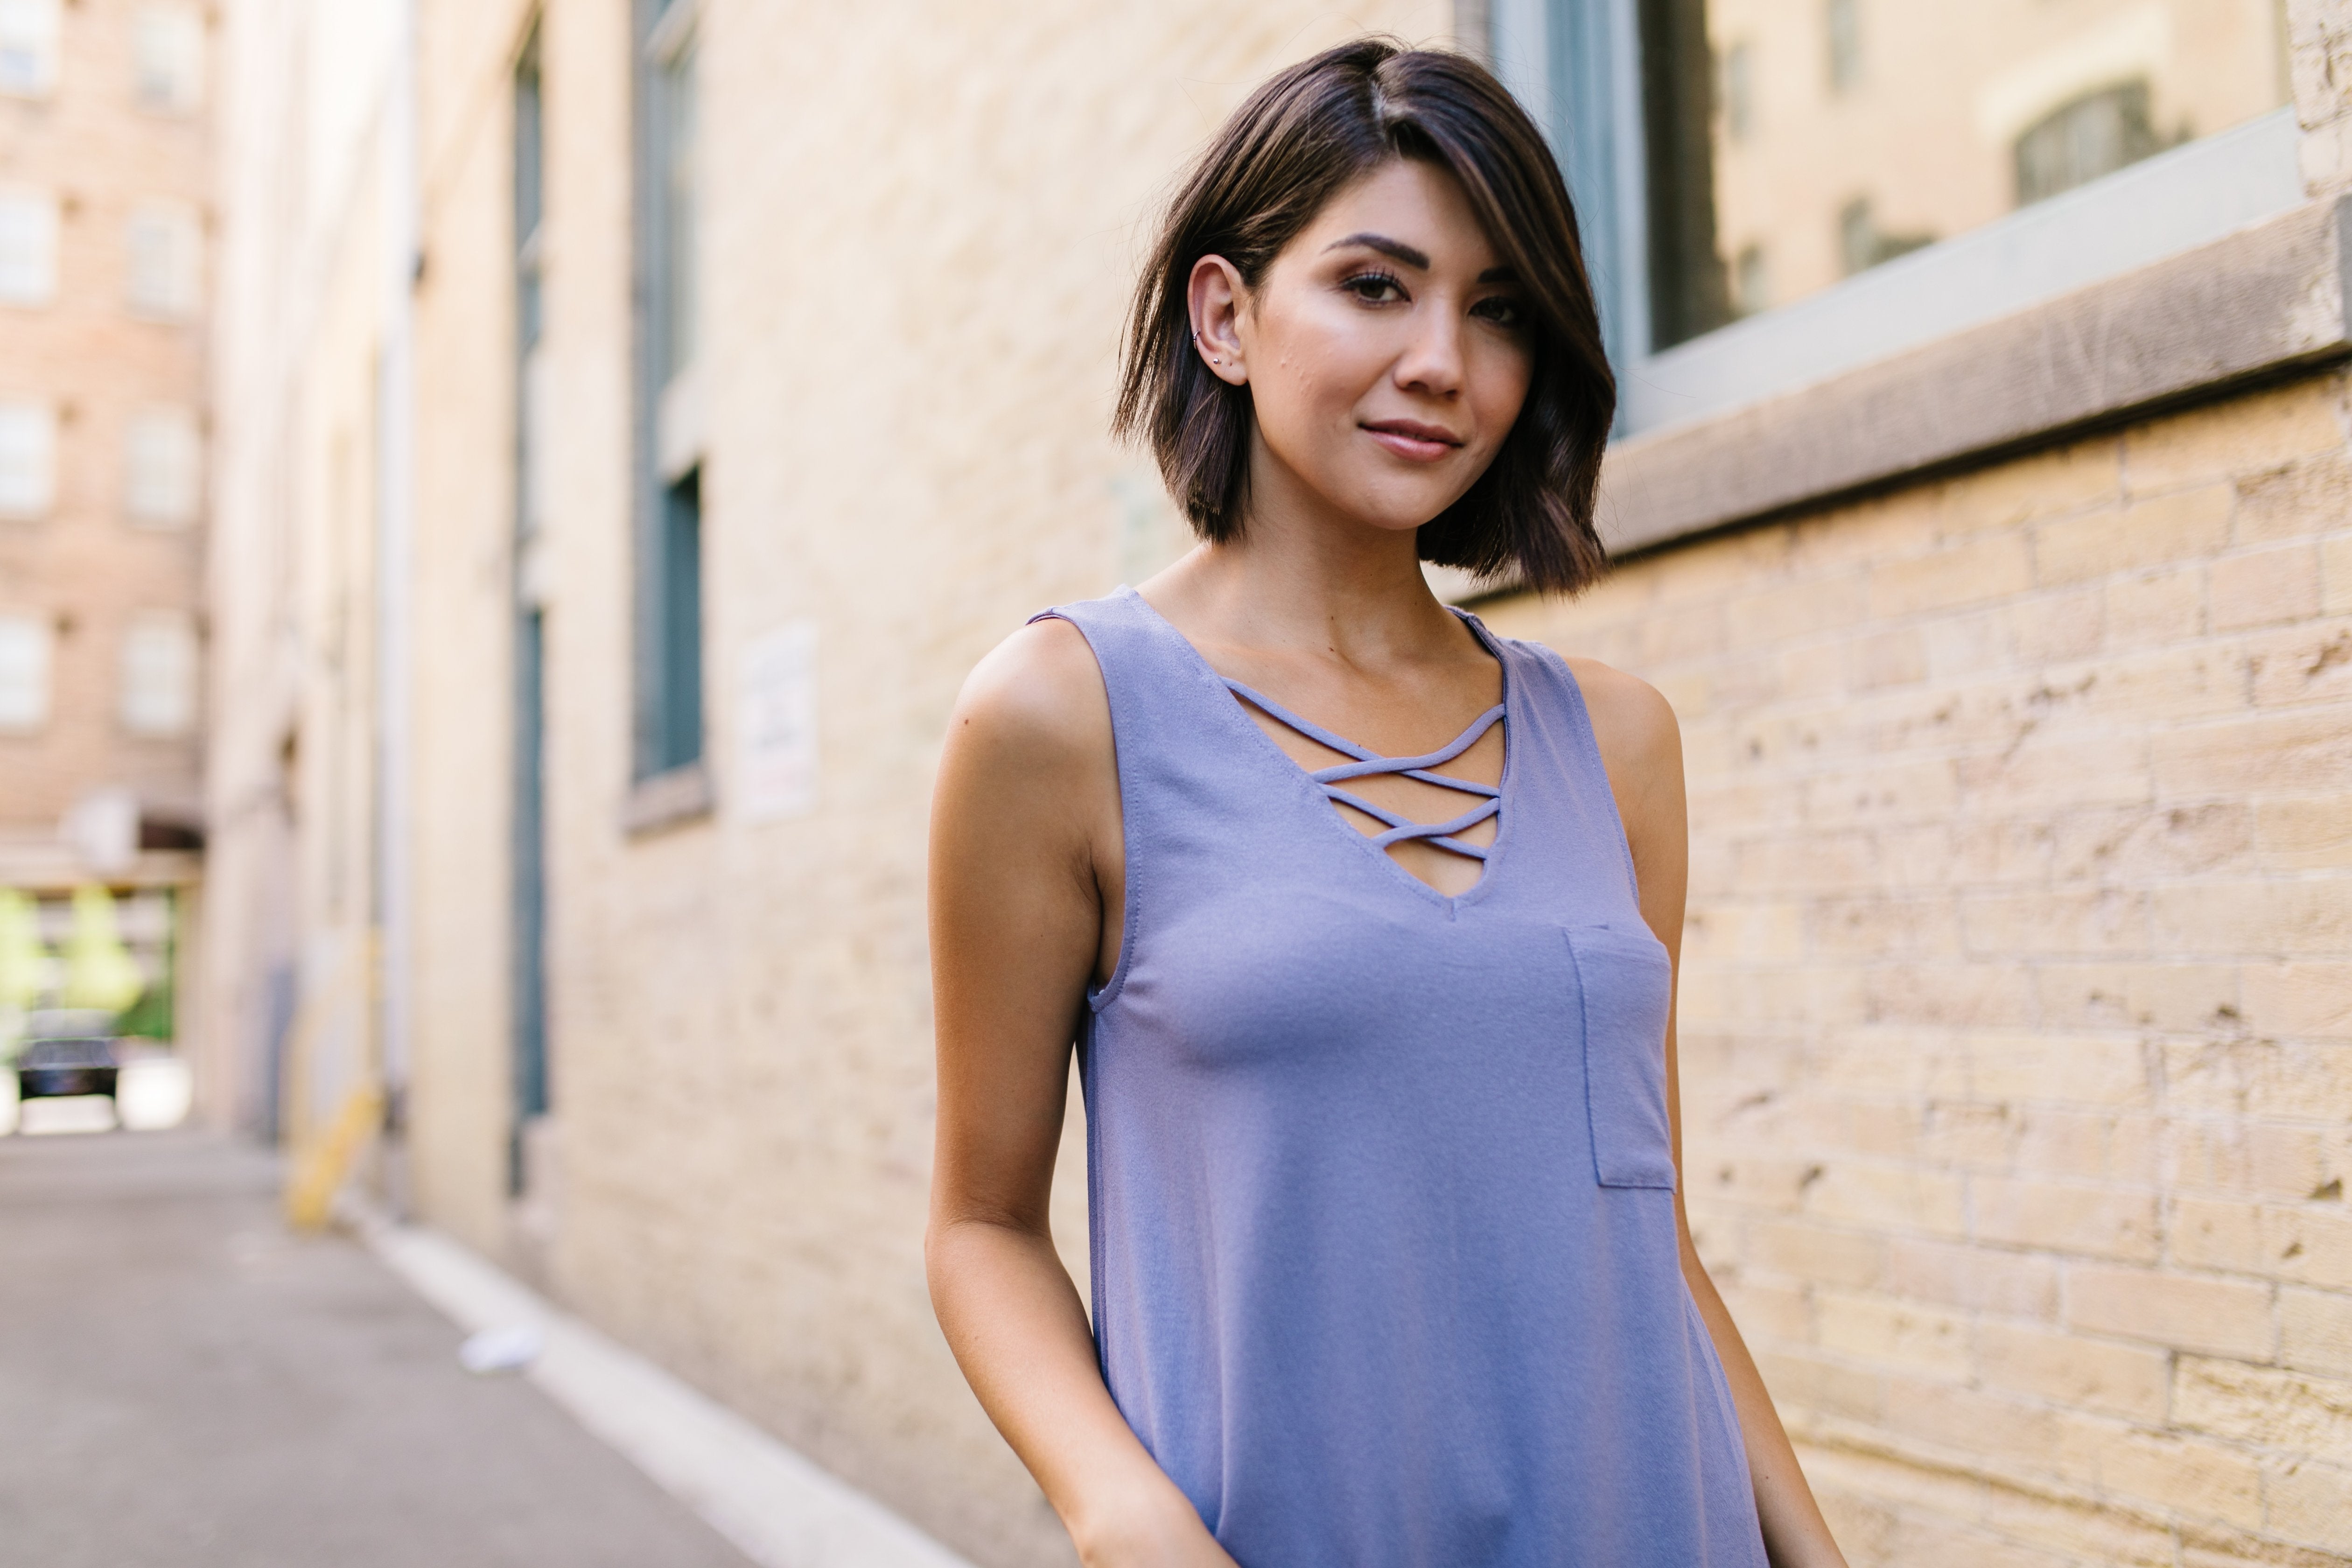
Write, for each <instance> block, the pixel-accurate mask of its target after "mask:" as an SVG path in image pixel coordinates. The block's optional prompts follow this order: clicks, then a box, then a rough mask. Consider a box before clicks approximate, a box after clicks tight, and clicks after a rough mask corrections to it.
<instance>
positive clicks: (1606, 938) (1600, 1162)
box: [1561, 926, 1675, 1189]
mask: <svg viewBox="0 0 2352 1568" xmlns="http://www.w3.org/2000/svg"><path fill="white" fill-rule="evenodd" d="M1561 934H1563V935H1564V936H1565V937H1566V938H1567V939H1568V952H1569V958H1570V962H1571V963H1572V965H1573V967H1574V970H1575V973H1576V990H1577V999H1578V1004H1579V1005H1580V1009H1581V1011H1582V1014H1583V1024H1584V1027H1583V1036H1584V1102H1585V1110H1586V1112H1587V1114H1588V1115H1589V1116H1590V1117H1591V1125H1592V1163H1593V1173H1594V1175H1595V1176H1597V1177H1598V1178H1599V1180H1600V1183H1601V1185H1602V1186H1604V1187H1665V1188H1668V1189H1672V1188H1673V1186H1674V1184H1675V1156H1674V1145H1673V1142H1672V1140H1671V1139H1670V1137H1669V1135H1668V1133H1667V1130H1666V1008H1667V1004H1668V1003H1669V1002H1670V1000H1671V999H1672V997H1673V994H1674V967H1673V964H1672V963H1671V961H1669V960H1668V958H1667V957H1666V949H1665V944H1664V943H1663V942H1659V941H1658V939H1657V938H1656V937H1654V936H1653V935H1651V934H1650V933H1649V932H1648V931H1619V930H1616V929H1614V928H1612V927H1609V926H1570V927H1569V928H1567V929H1566V930H1565V931H1563V932H1562V933H1561Z"/></svg>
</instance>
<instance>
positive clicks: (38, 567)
mask: <svg viewBox="0 0 2352 1568" xmlns="http://www.w3.org/2000/svg"><path fill="white" fill-rule="evenodd" d="M210 50H211V39H210V24H209V21H208V18H207V16H206V14H205V10H204V9H203V8H202V7H201V6H199V5H193V4H181V3H176V0H156V3H152V4H137V5H134V4H130V3H127V0H125V3H114V0H104V3H100V0H93V3H90V4H84V5H63V4H61V3H60V0H18V3H16V4H12V5H8V6H6V7H5V8H0V888H7V889H18V890H20V891H22V892H25V893H28V894H31V895H33V896H34V897H36V898H37V899H38V900H40V908H41V919H40V924H41V928H42V934H43V936H44V938H45V939H46V940H47V943H48V944H49V945H51V946H55V945H57V944H59V943H61V942H63V941H64V940H65V938H66V935H67V931H68V926H69V922H70V915H69V912H68V904H67V901H66V898H65V895H66V894H67V893H68V891H69V890H70V889H72V888H74V887H75V886H77V885H80V884H85V883H90V882H98V883H101V884H105V885H109V886H111V887H112V888H114V889H117V890H118V891H126V892H127V891H131V890H132V889H139V890H140V892H139V897H138V899H137V900H136V902H135V903H134V904H133V905H132V906H131V916H130V919H129V921H128V925H129V930H128V933H127V934H129V935H130V937H131V940H132V942H133V944H134V948H135V950H136V952H137V953H138V956H139V959H140V961H141V963H142V970H143V971H144V972H145V977H146V978H147V980H148V981H150V982H151V983H153V982H159V981H160V982H162V983H163V985H162V987H161V989H160V990H159V993H158V994H159V996H162V995H163V994H167V993H168V990H169V969H170V967H171V963H172V955H173V945H174V942H173V938H174V931H175V929H176V930H187V929H192V928H193V924H194V922H193V921H189V920H181V921H175V920H174V913H173V911H174V907H175V903H174V900H177V905H178V908H179V910H180V911H181V913H182V914H183V915H185V914H188V913H190V912H191V911H192V910H193V909H194V899H195V897H196V895H197V893H198V891H199V871H200V867H201V857H200V854H199V851H200V849H201V846H202V842H203V837H202V814H201V808H202V804H203V802H202V783H201V769H202V752H201V733H202V724H203V716H204V715H203V710H202V704H201V702H200V700H199V697H200V687H201V680H200V675H199V670H200V666H201V663H202V648H203V645H204V625H203V617H202V615H201V605H200V602H199V601H200V593H199V589H200V566H201V562H202V559H203V551H204V540H205V524H206V513H207V506H206V487H205V446H206V440H207V432H206V412H205V410H206V391H207V389H206V384H205V372H206V353H207V337H206V328H205V309H204V307H205V270H206V267H205V264H206V252H207V248H208V244H209V235H210V232H211V226H212V184H211V181H212V163H211V139H210V134H209V124H208V119H207V113H208V105H209V93H208V85H207V73H208V66H209V56H210ZM12 1000H13V999H12ZM47 1000H49V1001H51V1002H52V1003H54V1002H55V1001H56V1000H57V998H56V997H54V996H51V997H48V998H47ZM145 1026H147V1027H151V1028H158V1029H162V1030H163V1031H165V1032H168V1030H169V1027H170V1023H169V1009H168V1008H164V1009H163V1011H161V1012H158V1013H156V1014H154V1015H153V1016H152V1017H150V1018H149V1019H148V1020H147V1022H146V1025H145ZM5 1032H7V1031H5V1030H0V1033H5Z"/></svg>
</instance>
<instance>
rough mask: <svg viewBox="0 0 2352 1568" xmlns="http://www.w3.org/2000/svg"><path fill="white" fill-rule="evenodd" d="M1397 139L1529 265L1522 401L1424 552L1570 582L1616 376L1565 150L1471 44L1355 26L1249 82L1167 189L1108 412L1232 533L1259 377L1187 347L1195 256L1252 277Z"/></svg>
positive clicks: (1216, 535) (1392, 154)
mask: <svg viewBox="0 0 2352 1568" xmlns="http://www.w3.org/2000/svg"><path fill="white" fill-rule="evenodd" d="M1393 158H1413V159H1419V160H1422V161H1423V162H1426V163H1433V164H1434V165H1436V166H1437V167H1439V168H1442V169H1444V170H1446V171H1447V172H1449V173H1450V174H1453V176H1454V179H1455V180H1457V181H1459V182H1460V183H1461V186H1462V191H1463V195H1465V196H1466V197H1467V198H1468V199H1469V203H1470V207H1471V210H1472V211H1473V212H1475V213H1476V214H1477V216H1478V221H1479V223H1480V224H1481V225H1482V226H1484V227H1485V228H1486V234H1487V237H1488V238H1489V240H1490V241H1491V242H1492V243H1493V245H1494V246H1495V248H1496V250H1497V251H1499V252H1500V253H1501V255H1502V258H1503V261H1504V264H1505V265H1506V266H1507V267H1509V268H1511V270H1512V271H1513V272H1514V273H1515V274H1517V277H1518V279H1519V282H1520V286H1521V288H1522V289H1524V291H1525V310H1526V311H1527V318H1528V324H1529V331H1530V334H1531V336H1532V340H1533V344H1534V349H1535V363H1534V374H1533V376H1532V379H1531V380H1530V381H1529V383H1528V397H1527V402H1526V403H1525V404H1524V405H1522V406H1521V408H1520V410H1519V416H1518V419H1517V422H1516V423H1515V424H1514V425H1513V426H1511V431H1510V434H1509V435H1508V436H1507V437H1504V440H1503V444H1502V447H1501V448H1500V449H1499V450H1498V451H1496V454H1495V459H1494V461H1493V462H1492V463H1491V464H1490V465H1489V466H1488V467H1487V469H1486V472H1485V473H1484V474H1482V475H1480V476H1479V477H1478V480H1477V482H1476V483H1475V484H1473V485H1472V486H1471V487H1470V489H1468V491H1466V492H1465V494H1464V495H1463V497H1462V499H1461V500H1457V501H1455V502H1454V504H1453V505H1452V506H1450V507H1448V508H1447V509H1446V510H1444V511H1443V512H1440V513H1439V514H1438V515H1437V516H1435V517H1433V518H1432V519H1431V520H1430V521H1427V522H1425V523H1423V524H1422V526H1421V531H1420V536H1419V540H1418V543H1419V547H1420V552H1421V557H1422V559H1423V560H1424V561H1433V562H1435V563H1438V564H1440V565H1444V566H1459V567H1463V568H1465V569H1466V570H1468V571H1470V572H1472V573H1475V574H1477V575H1478V576H1480V577H1483V578H1486V579H1489V580H1493V579H1497V578H1502V577H1505V576H1508V575H1513V574H1516V575H1517V578H1518V579H1519V580H1520V581H1521V582H1523V583H1525V584H1527V585H1528V586H1529V587H1532V588H1538V589H1542V590H1545V591H1548V592H1559V593H1573V592H1575V591H1576V590H1578V589H1580V588H1582V587H1584V586H1585V585H1586V584H1589V583H1591V581H1592V580H1593V579H1594V578H1596V577H1598V576H1599V575H1601V572H1602V571H1603V570H1604V569H1605V568H1606V565H1607V556H1606V552H1604V551H1603V550H1602V549H1601V540H1600V537H1599V536H1598V535H1597V534H1596V533H1594V531H1593V528H1592V506H1593V491H1594V487H1595V486H1596V484H1597V483H1598V481H1599V479H1600V476H1601V449H1602V447H1604V446H1606V445H1607V443H1608V439H1609V426H1610V421H1611V419H1612V417H1613V416H1614V413H1615V410H1616V405H1617V382H1616V378H1615V377H1614V376H1613V375H1612V374H1611V373H1610V369H1609V360H1608V355H1607V353H1605V352H1604V351H1603V349H1602V347H1601V323H1600V320H1599V317H1598V315H1597V314H1596V312H1595V311H1594V309H1593V303H1592V285H1591V281H1590V279H1587V278H1586V276H1585V271H1584V248H1583V245H1582V243H1581V242H1580V239H1579V238H1578V236H1577V227H1576V214H1575V211H1574V209H1573V208H1571V207H1570V205H1569V199H1568V187H1567V185H1566V184H1564V183H1563V182H1562V181H1561V179H1560V175H1559V165H1558V164H1557V163H1554V162H1553V160H1552V155H1551V151H1550V149H1549V147H1547V146H1546V145H1545V143H1544V139H1543V134H1542V132H1539V131H1538V130H1537V129H1536V125H1535V122H1534V121H1532V120H1530V119H1528V114H1527V111H1526V110H1523V109H1521V108H1520V107H1519V105H1518V102H1517V100H1515V99H1513V98H1512V97H1511V95H1510V92H1509V91H1508V89H1506V88H1505V87H1504V86H1503V85H1502V83H1500V82H1498V81H1496V79H1495V78H1494V76H1493V75H1492V74H1491V73H1489V72H1488V71H1487V70H1486V68H1485V67H1483V66H1481V65H1479V64H1478V63H1477V62H1476V61H1475V60H1472V59H1469V58H1466V57H1465V56H1462V55H1455V54H1447V53H1444V52H1441V51H1437V50H1432V49H1407V48H1404V47H1402V46H1400V45H1397V44H1394V43H1391V42H1389V41H1387V40H1385V39H1381V38H1362V39H1359V40H1357V41H1356V42H1354V43H1350V44H1343V45H1341V46H1340V47H1338V48H1335V49H1328V50H1326V51H1325V52H1324V53H1322V54H1319V55H1317V56H1316V57H1315V58H1312V59H1309V60H1304V61H1302V62H1300V63H1299V64H1297V65H1295V66H1292V67H1291V68H1288V69H1287V70H1285V71H1283V72H1281V73H1280V74H1279V75H1277V76H1276V77H1275V78H1274V79H1272V80H1270V81H1268V82H1266V83H1265V85H1264V86H1263V87H1260V88H1259V89H1257V90H1256V91H1255V92H1254V93H1252V94H1250V96H1249V100H1248V101H1247V102H1245V103H1244V104H1243V105H1242V106H1241V108H1240V109H1238V110H1235V111H1234V115H1233V118H1232V119H1230V120H1228V121H1225V125H1224V128H1223V130H1222V131H1220V132H1217V136H1216V140H1215V141H1213V142H1211V143H1210V144H1209V147H1208V150H1207V151H1206V152H1205V153H1202V155H1201V159H1200V162H1199V163H1196V164H1194V165H1193V167H1192V171H1191V172H1190V174H1187V175H1186V177H1185V179H1184V182H1183V184H1182V185H1181V187H1180V188H1179V189H1178V190H1177V193H1176V195H1175V199H1174V200H1173V201H1172V202H1171V204H1170V205H1169V209H1168V214H1167V216H1166V218H1165V220H1164V221H1163V222H1162V225H1161V227H1160V238H1159V241H1158V243H1157V244H1156V245H1154V246H1153V247H1152V252H1151V258H1150V262H1149V263H1147V264H1146V266H1145V268H1144V270H1143V277H1142V279H1141V281H1140V283H1139V285H1138V287H1137V289H1136V294H1135V304H1134V307H1133V310H1132V311H1131V312H1130V314H1129V318H1128V325H1127V342H1126V344H1125V352H1124V353H1123V355H1122V363H1121V366H1120V378H1119V394H1118V413H1117V415H1116V416H1115V417H1114V419H1113V428H1114V429H1116V430H1117V431H1118V433H1119V434H1121V435H1124V436H1129V437H1139V438H1141V439H1142V440H1143V441H1145V442H1146V443H1147V444H1148V445H1149V446H1150V447H1151V450H1152V453H1153V455H1154V456H1155V457H1156V458H1158V459H1159V462H1160V476H1161V478H1162V479H1165V480H1166V481H1167V484H1168V489H1169V491H1170V493H1171V495H1173V496H1174V497H1175V498H1176V500H1177V503H1178V504H1179V505H1181V507H1182V508H1183V509H1184V515H1185V516H1186V517H1188V518H1190V519H1191V520H1192V529H1193V531H1194V532H1196V533H1198V534H1199V535H1200V536H1201V537H1202V538H1203V539H1206V540H1210V541H1223V540H1230V539H1235V538H1238V537H1240V534H1241V531H1242V521H1243V511H1244V505H1245V503H1246V501H1247V500H1248V489H1249V434H1250V427H1251V417H1252V416H1251V405H1250V393H1249V389H1248V388H1247V387H1246V386H1233V385H1229V384H1226V383H1225V382H1223V381H1221V380H1219V379H1218V378H1217V377H1216V376H1214V375H1212V374H1210V373H1209V369H1208V367H1207V366H1206V365H1204V364H1202V363H1201V359H1200V356H1199V355H1198V354H1197V353H1193V352H1192V315H1191V311H1190V309H1189V307H1188V303H1187V298H1186V296H1187V289H1188V288H1189V285H1190V280H1191V278H1192V268H1193V265H1194V264H1195V263H1196V262H1198V261H1199V260H1200V258H1202V257H1203V256H1222V257H1223V258H1225V259H1226V260H1227V261H1230V262H1232V263H1233V264H1234V269H1235V270H1236V271H1238V272H1240V274H1241V275H1242V280H1243V281H1244V283H1245V284H1247V285H1249V286H1250V287H1252V288H1255V287H1256V286H1257V284H1258V282H1259V281H1260V279H1263V278H1264V277H1265V270H1266V268H1267V267H1268V266H1269V265H1271V264H1272V262H1273V260H1274V258H1275V257H1276V255H1277V254H1279V253H1280V251H1281V250H1282V247H1284V246H1286V245H1287V244H1289V243H1290V241H1291V240H1292V239H1293V238H1295V237H1297V234H1298V233H1299V231H1300V230H1301V229H1304V228H1305V227H1306V226H1307V224H1308V223H1309V222H1311V221H1312V220H1313V218H1314V216H1315V215H1316V213H1317V212H1318V211H1319V210H1321V208H1322V206H1323V204H1324V203H1325V202H1327V201H1328V200H1329V199H1330V198H1331V197H1332V195H1335V194H1336V193H1337V192H1338V191H1339V189H1340V188H1341V187H1343V186H1344V185H1346V184H1349V182H1351V181H1353V180H1355V179H1357V178H1358V177H1360V176H1361V175H1362V174H1366V173H1368V172H1370V170H1371V169H1373V168H1375V167H1377V166H1378V165H1380V164H1381V163H1387V162H1388V161H1389V160H1391V159H1393Z"/></svg>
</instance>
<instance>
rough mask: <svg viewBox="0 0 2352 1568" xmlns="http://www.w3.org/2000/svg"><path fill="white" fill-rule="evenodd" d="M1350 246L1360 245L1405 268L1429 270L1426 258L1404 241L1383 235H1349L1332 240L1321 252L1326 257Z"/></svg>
mask: <svg viewBox="0 0 2352 1568" xmlns="http://www.w3.org/2000/svg"><path fill="white" fill-rule="evenodd" d="M1351 245H1360V246H1362V247H1364V248H1365V249H1367V250H1377V251H1379V252H1380V253H1381V255H1382V256H1387V257H1393V258H1395V259H1397V260H1399V261H1402V262H1403V263H1404V264H1405V265H1406V266H1407V267H1415V268H1420V269H1421V270H1422V271H1423V272H1426V271H1428V270H1429V258H1428V257H1427V256H1425V255H1423V253H1422V252H1420V251H1418V250H1415V249H1414V248H1413V247H1412V246H1410V245H1407V244H1406V243H1405V242H1404V241H1402V240H1401V239H1391V238H1390V237H1388V236H1387V235H1384V234H1351V235H1349V237H1347V238H1345V239H1335V240H1333V241H1332V242H1331V243H1330V244H1328V245H1327V246H1325V247H1323V252H1324V254H1325V255H1327V256H1328V255H1329V254H1330V253H1331V252H1332V251H1335V250H1344V249H1346V248H1347V247H1349V246H1351Z"/></svg>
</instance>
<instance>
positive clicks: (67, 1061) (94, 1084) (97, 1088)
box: [16, 1039, 121, 1100]
mask: <svg viewBox="0 0 2352 1568" xmlns="http://www.w3.org/2000/svg"><path fill="white" fill-rule="evenodd" d="M120 1071H121V1068H118V1067H117V1066H116V1065H115V1060H114V1048H113V1047H112V1045H111V1044H110V1043H109V1042H108V1041H105V1040H100V1039H81V1040H34V1041H32V1042H31V1043H29V1044H28V1045H26V1047H25V1049H24V1052H23V1054H22V1055H20V1056H18V1057H17V1058H16V1098H17V1099H19V1100H57V1099H61V1098H63V1097H64V1096H66V1095H69V1094H102V1095H104V1096H106V1098H107V1099H109V1100H112V1099H113V1098H114V1083H115V1078H116V1075H117V1074H118V1073H119V1072H120Z"/></svg>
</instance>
